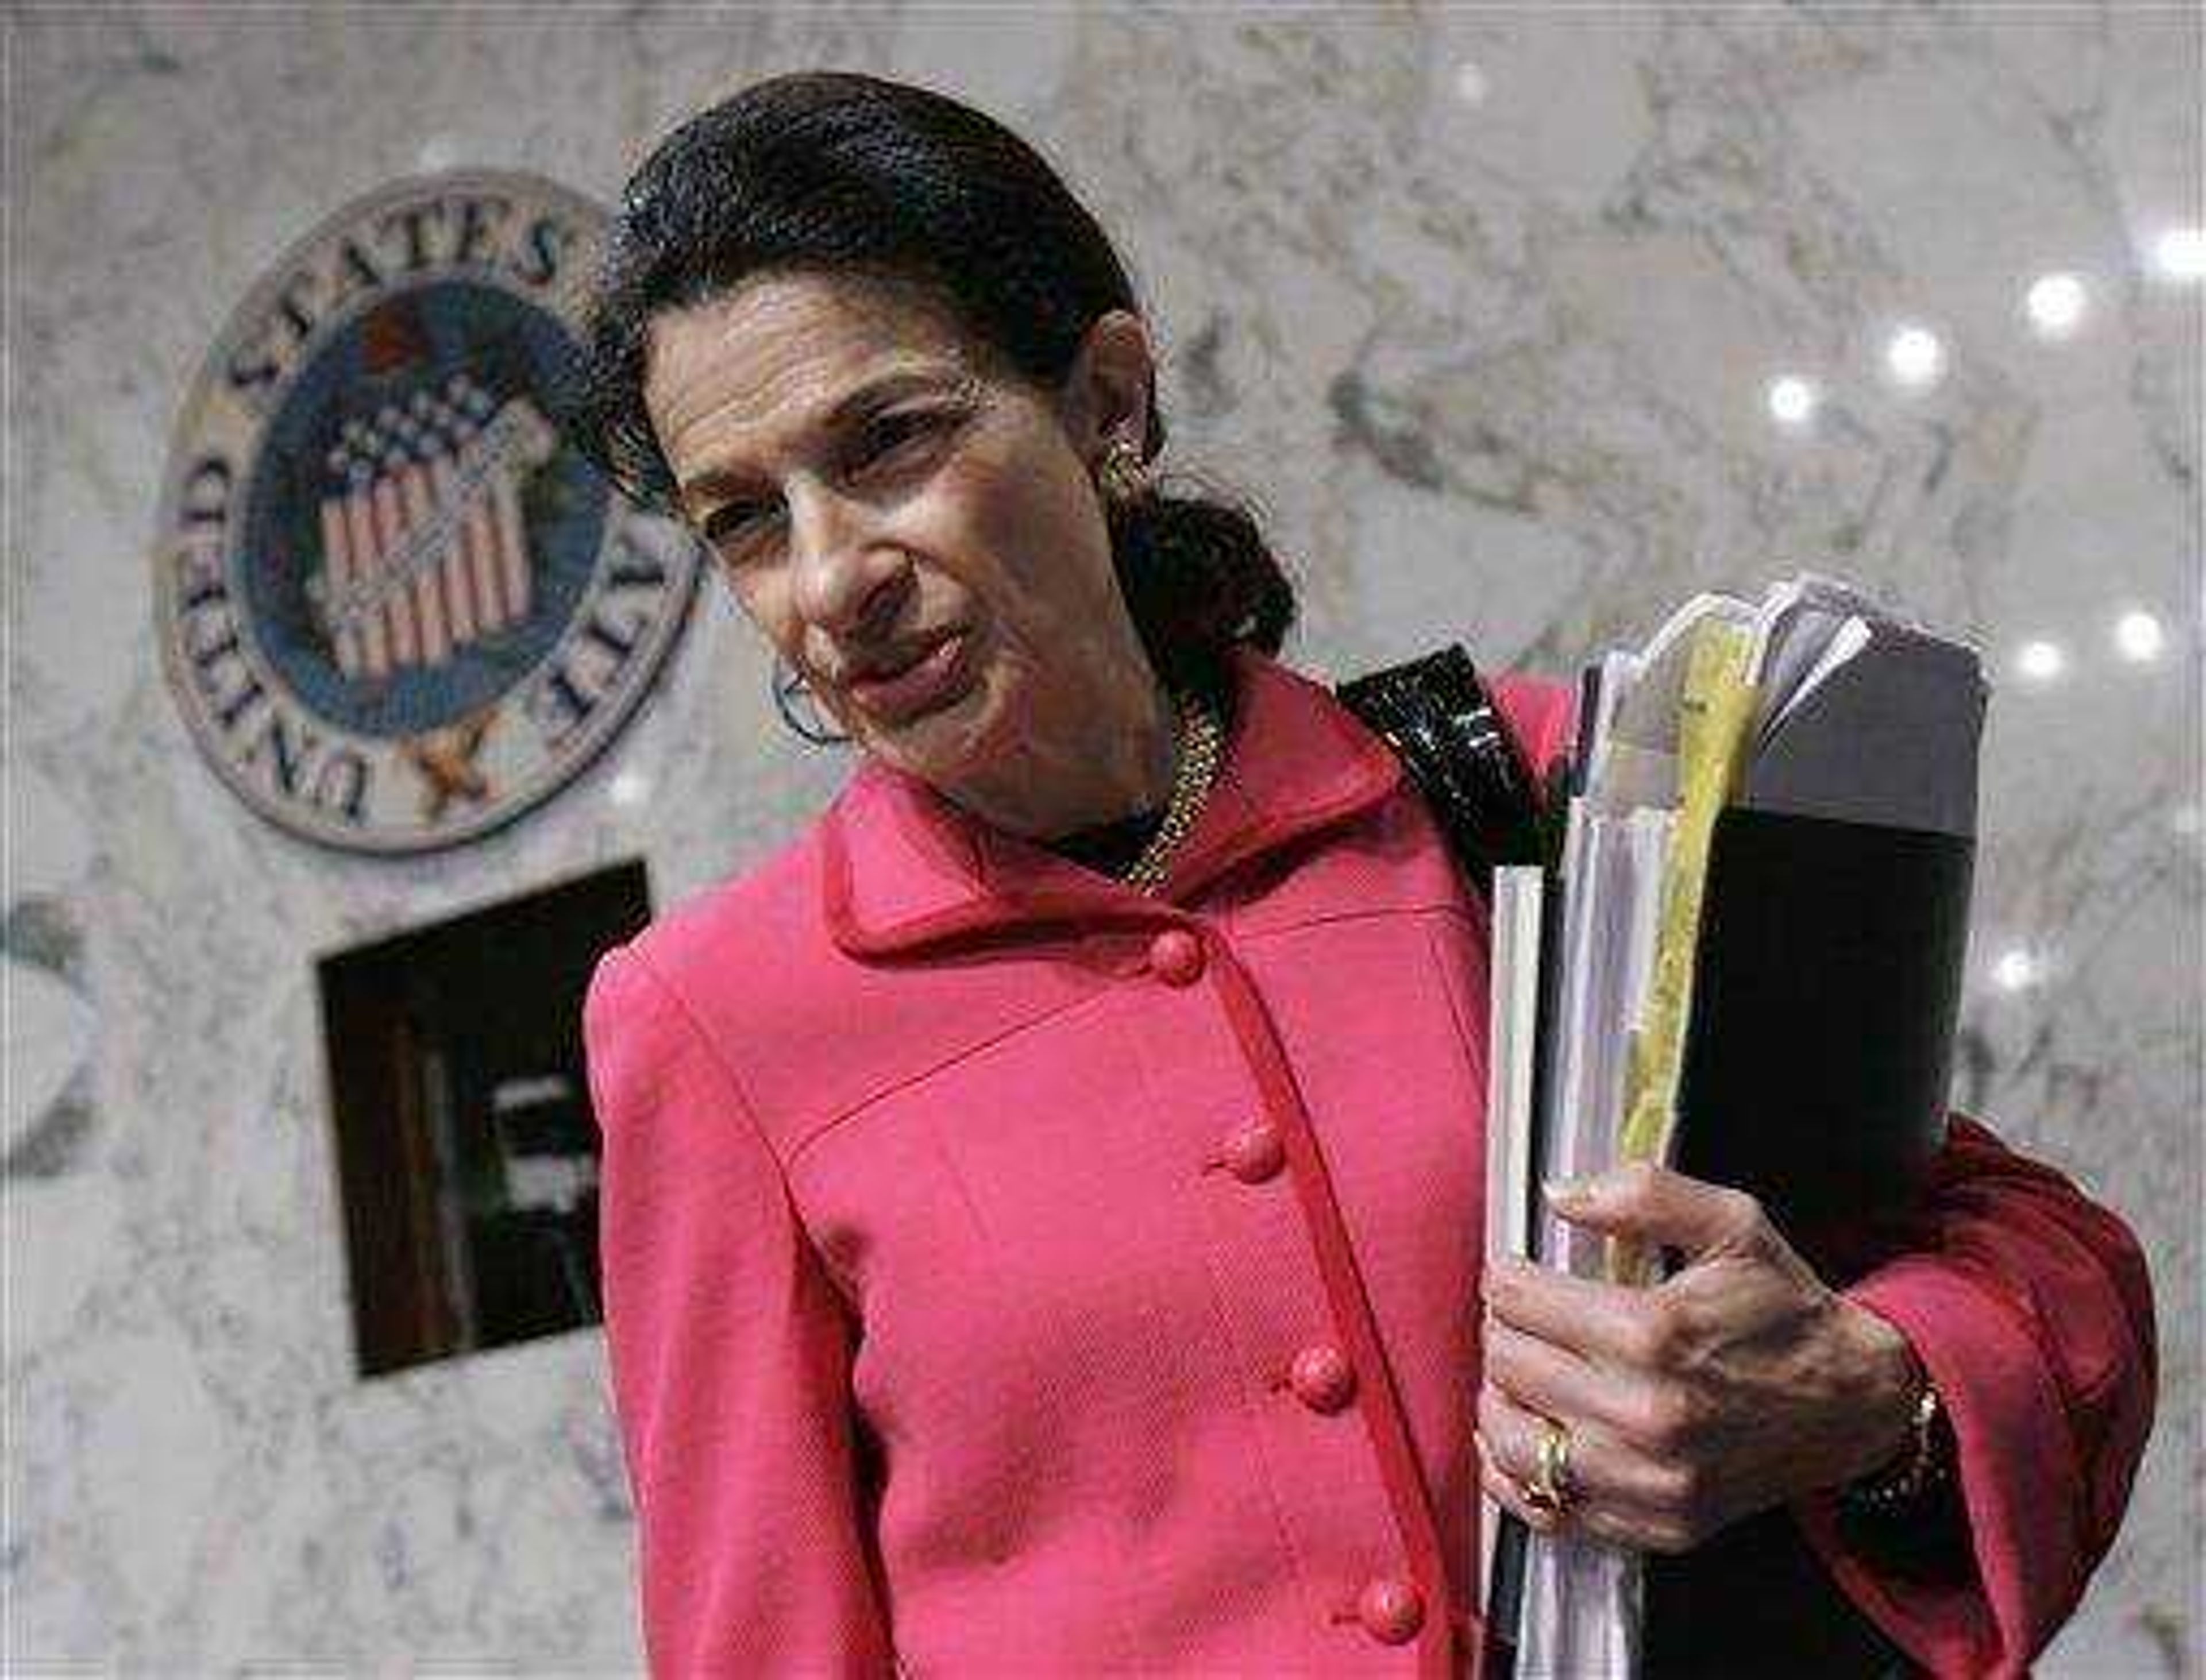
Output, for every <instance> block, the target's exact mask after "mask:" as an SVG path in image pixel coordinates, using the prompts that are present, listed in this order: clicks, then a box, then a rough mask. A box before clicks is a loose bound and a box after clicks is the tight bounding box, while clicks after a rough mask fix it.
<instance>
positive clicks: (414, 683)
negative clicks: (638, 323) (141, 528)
mask: <svg viewBox="0 0 2206 1680" xmlns="http://www.w3.org/2000/svg"><path fill="white" fill-rule="evenodd" d="M604 229H605V212H604V211H602V210H601V209H600V208H599V207H598V206H596V205H594V204H593V203H592V202H591V201H590V200H587V199H586V198H584V197H582V196H581V195H580V194H575V193H572V192H570V191H569V190H567V189H566V188H563V187H560V186H558V185H557V184H555V183H553V182H548V181H544V180H540V179H538V178H536V177H534V176H528V175H522V174H515V173H507V172H498V173H489V172H480V171H465V172H456V173H451V174H445V175H438V176H428V177H423V178H419V179H414V180H408V181H404V182H397V183H394V184H393V185H391V186H389V187H386V188H383V189H381V190H380V191H378V192H376V193H374V194H371V195H369V196H368V197H367V198H364V199H361V200H358V201H356V202H355V203H353V204H350V205H349V206H346V207H345V208H344V209H343V210H342V211H338V212H337V214H335V215H333V216H331V217H329V218H328V220H326V221H325V223H323V224H322V225H321V226H320V227H319V228H317V229H314V231H313V232H312V233H311V234H309V235H307V237H306V238H304V239H303V240H301V241H299V243H298V244H296V245H295V246H294V247H292V249H291V250H289V252H287V253H285V254H284V256H283V259H282V260H281V261H279V262H278V263H277V264H276V265H274V267H273V268H272V269H271V270H270V271H268V272H267V274H266V275H265V277H263V278H262V279H261V280H260V282H259V283H258V284H257V285H256V286H255V287H254V289H253V291H252V292H251V294H250V295H248V296H247V299H246V300H245V301H244V303H243V304H242V305H241V307H239V308H238V310H237V311H236V313H235V314H234V315H233V316H232V317H231V319H230V322H229V324H228V325H227V326H226V327H225V328H224V331H223V333H222V335H221V337H220V338H219V339H218V341H217V343H215V345H214V347H213V349H212V351H211V352H210V353H209V354H208V355H207V358H206V363H205V365H204V366H203V367H202V368H201V369H200V373H199V376H198V378H197V379H196V380H195V381H194V384H193V387H192V390H191V391H190V394H189V396H188V398H187V400H186V402H185V404H184V408H183V410H182V415H181V417H180V419H179V420H178V422H177V425H176V431H175V434H174V439H173V443H172V446H171V452H170V463H169V471H168V475H167V480H166V486H165V489H164V495H163V500H162V509H161V524H160V531H159V536H158V542H157V545H156V552H155V558H154V572H155V596H156V614H157V618H158V634H159V638H160V643H161V648H162V652H163V658H164V664H165V665H166V668H167V672H168V677H169V685H170V688H171V690H172V691H173V692H174V694H175V695H176V702H177V705H178V706H179V707H180V708H181V710H182V714H183V717H184V718H185V720H186V722H187V723H188V725H189V727H190V730H191V733H192V735H193V736H194V740H195V741H196V742H197V743H198V745H199V748H200V751H201V752H202V753H203V754H205V755H206V759H207V760H208V761H209V762H210V763H211V764H212V766H213V767H214V769H215V770H216V771H217V772H218V774H219V775H220V776H221V777H222V778H223V779H224V781H225V782H226V783H229V785H230V788H231V789H233V790H234V791H236V793H237V794H238V795H241V797H242V798H243V799H244V800H245V801H246V802H247V804H248V805H250V806H251V807H253V809H254V810H255V811H258V812H259V813H260V814H261V815H263V816H265V817H267V818H269V819H271V820H272V821H274V822H276V823H277V824H279V825H282V826H283V827H284V828H285V829H288V830H289V831H291V832H293V833H295V834H298V835H301V836H304V837H307V838H310V839H313V840H316V841H319V842H323V843H327V844H331V845H335V846H340V847H344V848H348V849H355V850H359V851H367V852H377V853H410V852H420V851H426V850H429V849H434V848H437V847H441V846H449V845H452V844H454V843H458V842H461V841H464V840H470V839H474V838H475V837H479V836H480V835H483V834H486V833H487V832H489V831H491V830H492V829H494V828H497V827H498V826H499V825H501V824H504V823H506V822H509V821H510V820H511V819H513V818H515V817H516V816H517V815H519V814H520V813H522V812H523V811H526V810H528V808H529V807H533V806H534V805H536V804H538V803H540V801H543V800H545V799H546V798H548V797H550V796H551V795H552V794H553V793H555V792H556V791H557V789H559V788H561V787H562V786H563V785H564V784H565V783H567V782H569V780H570V779H572V778H573V777H575V775H576V774H577V773H578V772H579V771H581V769H582V767H583V766H585V765H587V763H588V762H589V760H591V759H592V758H593V757H594V756H595V755H596V754H598V753H599V751H601V750H602V749H603V748H605V744H606V743H607V742H610V741H611V739H612V738H613V737H614V736H615V735H617V733H618V732H619V730H620V729H621V727H622V725H623V724H624V723H625V722H626V721H627V720H628V718H629V716H630V714H631V713H632V712H634V711H635V707H636V705H637V703H638V702H639V701H640V700H641V699H642V697H643V696H644V695H645V694H646V693H647V692H648V690H649V688H650V687H651V684H652V682H653V678H654V677H655V676H656V675H657V673H658V671H659V668H660V666H661V664H663V662H664V661H665V658H666V656H667V654H668V653H669V652H670V651H671V649H672V648H673V646H675V644H676V643H677V640H679V638H680V635H681V633H682V629H683V625H684V624H685V623H686V622H687V620H688V618H689V608H690V605H691V603H692V601H693V600H694V599H695V595H696V591H697V584H698V575H699V571H700V551H699V550H698V548H697V546H696V545H695V542H694V541H693V540H692V539H690V538H689V535H688V534H687V533H685V532H684V531H683V529H682V528H681V527H679V526H678V525H677V524H675V523H673V522H672V521H667V520H665V519H661V518H659V517H656V516H654V515H648V514H645V513H643V512H641V511H640V510H638V509H635V508H633V507H631V506H630V505H629V503H627V502H625V501H624V500H623V498H622V497H620V496H618V495H617V493H616V492H615V491H613V489H612V487H611V486H610V485H609V484H608V483H607V482H606V481H605V479H604V478H603V476H602V475H600V474H599V473H598V472H597V471H596V470H595V468H593V467H592V466H591V465H590V464H589V463H588V462H587V461H586V460H585V459H584V458H583V457H582V456H581V453H580V452H579V451H578V450H575V448H574V446H573V445H572V444H570V443H569V442H568V441H567V440H566V439H565V438H563V436H562V435H561V433H560V432H559V430H558V427H557V424H556V419H555V416H556V414H557V396H558V391H559V389H560V381H561V380H562V378H563V376H564V374H565V373H566V372H567V371H568V370H569V368H571V366H573V362H574V358H575V354H576V353H577V347H576V344H575V337H574V332H573V330H572V328H571V326H570V325H569V316H570V314H571V311H572V307H573V303H574V300H575V297H576V296H577V295H578V281H579V279H580V277H581V276H582V275H584V274H585V273H586V272H587V267H588V265H589V264H590V263H591V262H592V261H593V260H594V258H595V253H596V250H597V247H598V244H599V241H600V240H601V239H602V237H603V235H604Z"/></svg>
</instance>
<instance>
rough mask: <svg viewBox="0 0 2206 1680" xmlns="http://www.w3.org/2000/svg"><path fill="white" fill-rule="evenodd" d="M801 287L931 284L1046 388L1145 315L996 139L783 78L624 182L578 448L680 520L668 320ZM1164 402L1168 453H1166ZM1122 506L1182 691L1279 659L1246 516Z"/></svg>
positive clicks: (862, 80)
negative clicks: (670, 434)
mask: <svg viewBox="0 0 2206 1680" xmlns="http://www.w3.org/2000/svg"><path fill="white" fill-rule="evenodd" d="M798 272H808V273H819V274H826V275H829V276H850V277H856V278H860V279H867V280H873V281H879V282H885V283H890V284H891V285H904V286H915V287H917V288H918V289H920V291H921V295H926V296H927V297H929V298H931V299H933V300H936V301H939V302H940V303H941V304H942V305H943V306H945V307H947V308H948V309H949V311H950V312H951V315H952V317H953V318H954V319H956V320H957V322H958V323H959V325H961V326H962V327H963V330H964V331H965V332H966V334H967V335H968V337H969V338H970V339H972V340H973V341H974V342H975V343H976V344H978V345H980V346H981V347H982V348H983V349H985V350H986V351H987V352H989V353H991V354H993V355H994V356H995V357H996V358H997V359H998V360H999V364H1000V365H1004V366H1009V367H1010V368H1011V369H1013V370H1014V371H1016V372H1017V374H1019V375H1020V376H1021V377H1023V378H1025V379H1026V380H1028V382H1030V383H1031V384H1034V385H1036V386H1039V387H1041V388H1043V389H1046V390H1051V391H1055V390H1060V389H1061V388H1062V387H1063V384H1064V378H1065V376H1066V374H1067V372H1069V370H1070V366H1071V364H1072V360H1073V358H1074V356H1075V354H1076V353H1077V351H1078V350H1079V348H1080V345H1081V343H1082V339H1083V338H1084V337H1086V334H1087V331H1088V327H1089V325H1091V324H1092V323H1093V322H1094V320H1095V319H1096V318H1097V317H1098V316H1100V315H1101V314H1103V313H1106V311H1108V310H1111V309H1114V308H1122V309H1127V310H1133V311H1135V312H1136V313H1139V312H1138V309H1137V308H1136V303H1135V301H1134V289H1133V285H1132V283H1131V282H1130V280H1129V279H1128V277H1127V275H1126V271H1125V269H1124V265H1122V264H1121V263H1120V261H1119V259H1118V253H1116V251H1114V250H1113V249H1112V245H1111V241H1110V240H1109V238H1108V237H1107V236H1106V235H1105V234H1104V232H1103V229H1101V228H1100V226H1098V225H1097V223H1096V222H1095V220H1094V217H1092V216H1090V215H1089V214H1088V211H1086V210H1085V209H1084V208H1083V207H1082V206H1081V204H1080V203H1079V201H1078V200H1076V199H1075V198H1074V197H1073V196H1072V194H1070V192H1069V191H1068V190H1067V189H1066V188H1065V186H1064V182H1062V181H1060V180H1059V179H1058V176H1057V175H1056V173H1055V172H1054V171H1053V170H1052V169H1051V168H1050V167H1049V165H1048V164H1046V163H1045V162H1044V161H1043V160H1042V159H1041V158H1040V156H1039V155H1038V154H1037V153H1036V152H1034V150H1033V148H1032V147H1030V146H1028V145H1027V144H1026V143H1025V142H1024V141H1023V140H1020V139H1019V138H1018V137H1017V135H1016V134H1012V133H1011V131H1010V130H1009V129H1007V128H1004V127H1003V126H1002V125H1001V124H999V123H998V122H995V121H993V119H992V118H990V117H988V116H985V115H983V114H982V113H981V112H979V111H977V110H973V109H971V108H970V107H969V106H966V105H963V104H959V103H958V102H957V101H956V100H954V99H951V98H946V97H945V96H944V95H942V94H939V93H936V92H930V91H929V90H927V89H926V88H921V87H915V86H909V85H908V84H905V83H901V82H895V81H889V80H883V79H881V78H879V77H876V76H869V75H864V74H857V73H855V72H847V71H827V70H820V71H807V72H802V73H799V74H790V75H782V76H776V77H773V78H772V79H771V80H766V81H760V82H757V83H754V84H753V85H751V86H748V87H746V88H744V89H742V91H741V92H737V93H736V94H735V95H733V96H732V97H731V98H727V99H724V100H723V101H722V102H721V103H719V104H716V105H714V106H712V107H711V108H710V109H709V110H705V111H702V112H701V113H699V114H698V115H697V116H693V117H691V118H690V119H689V121H687V122H683V124H682V126H681V127H679V128H677V129H675V130H674V132H673V133H671V134H669V135H667V136H666V138H665V140H662V141H660V142H659V145H658V146H657V147H656V148H655V149H653V152H652V153H651V155H650V156H649V157H648V158H646V159H645V160H644V163H643V164H642V166H641V168H640V169H638V170H636V172H635V176H634V177H633V178H632V179H631V180H630V181H629V184H628V187H627V188H626V190H625V192H624V193H623V201H622V205H621V208H620V210H619V212H618V213H617V216H616V217H614V219H613V223H612V226H611V230H610V234H609V236H608V238H607V240H606V243H605V251H604V254H603V257H602V259H601V261H600V265H599V270H598V272H597V276H596V283H595V285H594V286H593V289H592V292H591V295H590V297H589V299H588V301H587V305H586V307H585V310H584V316H583V323H582V337H583V344H582V354H581V360H580V362H579V365H578V366H577V367H576V369H575V376H574V378H573V380H572V382H571V384H570V386H569V390H567V391H566V392H564V393H563V396H562V399H561V402H560V408H561V409H562V423H563V426H564V428H565V430H566V431H567V432H568V434H569V436H570V437H571V438H573V440H574V442H575V446H576V447H577V448H579V449H580V450H581V451H582V452H583V454H584V455H586V456H588V457H589V459H590V460H592V461H593V462H595V463H596V464H597V466H598V467H599V468H600V469H601V470H602V471H603V472H605V474H606V475H607V476H608V477H609V478H611V480H612V481H613V482H614V484H615V485H616V486H618V487H619V489H620V490H621V491H622V492H623V494H625V495H626V496H628V497H629V498H630V499H631V500H633V501H635V502H636V503H640V504H641V505H642V506H644V507H646V508H649V509H653V510H655V511H659V512H663V513H668V514H677V513H678V509H677V504H676V502H675V497H674V480H673V474H672V471H671V468H669V466H668V464H667V462H666V457H665V455H664V454H663V453H662V452H661V450H660V448H659V438H658V437H657V435H656V434H655V433H654V432H653V430H652V426H651V419H650V416H649V414H647V412H646V410H645V408H644V402H643V381H644V373H645V371H646V370H645V360H646V355H647V349H648V337H649V332H650V327H651V323H652V320H653V317H654V316H655V315H657V314H658V313H661V312H663V311H665V310H670V309H679V308H683V307H688V306H690V305H694V304H696V303H700V302H702V301H706V300H707V299H708V298H711V297H713V296H716V295H720V294H722V293H724V292H726V291H728V290H730V289H733V288H734V287H735V286H736V285H737V284H739V283H741V282H742V281H743V280H745V279H747V278H750V277H755V276H758V275H760V274H766V273H798ZM1155 386H1156V382H1155V379H1154V376H1153V377H1152V378H1151V380H1150V389H1149V411H1150V417H1151V426H1150V431H1149V445H1150V450H1151V453H1152V454H1154V452H1155V451H1157V450H1161V449H1162V448H1163V447H1164V442H1165V420H1164V416H1163V414H1161V413H1160V412H1159V411H1158V409H1157V406H1156V389H1155ZM1110 505H1112V509H1113V511H1112V514H1111V515H1110V524H1111V546H1112V562H1113V565H1114V568H1115V569H1116V571H1117V574H1118V586H1119V588H1120V590H1121V591H1122V592H1123V593H1124V596H1125V599H1126V603H1127V605H1128V608H1129V610H1130V612H1131V615H1132V617H1133V620H1134V623H1135V626H1136V629H1138V630H1139V631H1140V633H1141V636H1142V644H1143V646H1145V647H1146V649H1147V650H1148V655H1149V660H1150V664H1152V666H1154V669H1155V670H1156V671H1157V673H1158V675H1159V676H1161V677H1162V678H1163V679H1164V680H1165V681H1166V682H1168V683H1170V684H1172V685H1173V686H1175V687H1179V686H1185V685H1194V686H1195V687H1197V688H1201V689H1204V690H1207V691H1208V692H1210V693H1212V694H1224V693H1225V690H1226V687H1227V685H1226V682H1225V653H1226V651H1227V650H1228V649H1229V648H1230V647H1231V646H1232V645H1233V644H1234V643H1236V642H1243V641H1245V642H1249V643H1251V644H1253V645H1255V646H1257V647H1260V648H1261V649H1262V650H1263V651H1264V652H1267V653H1276V652H1278V651H1279V644H1280V640H1281V639H1282V638H1283V637H1284V636H1285V633H1286V629H1287V627H1288V625H1289V624H1291V623H1292V622H1293V620H1294V616H1295V595H1294V588H1293V586H1292V585H1291V583H1290V582H1289V581H1288V579H1287V577H1286V575H1285V572H1284V571H1283V570H1282V569H1281V568H1280V566H1279V562H1278V561H1277V560H1276V559H1275V558H1274V557H1273V554H1272V551H1271V550H1270V548H1269V547H1268V546H1267V545H1266V543H1265V541H1264V539H1263V537H1262V535H1261V533H1260V532H1259V530H1258V528H1257V526H1256V521H1255V518H1254V517H1253V516H1252V515H1250V513H1249V511H1248V510H1247V509H1245V508H1244V507H1243V506H1242V505H1241V504H1239V503H1237V502H1235V501H1233V500H1231V499H1230V498H1228V497H1221V496H1218V495H1215V494H1199V495H1180V494H1175V493H1172V492H1169V491H1166V489H1165V488H1164V487H1163V486H1162V485H1161V484H1160V485H1159V486H1157V487H1156V488H1154V489H1153V490H1152V491H1150V492H1149V493H1148V494H1147V495H1144V496H1142V497H1140V498H1139V499H1138V500H1136V501H1135V502H1133V503H1130V504H1126V505H1124V506H1123V507H1121V506H1119V505H1118V504H1117V503H1112V504H1110Z"/></svg>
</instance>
